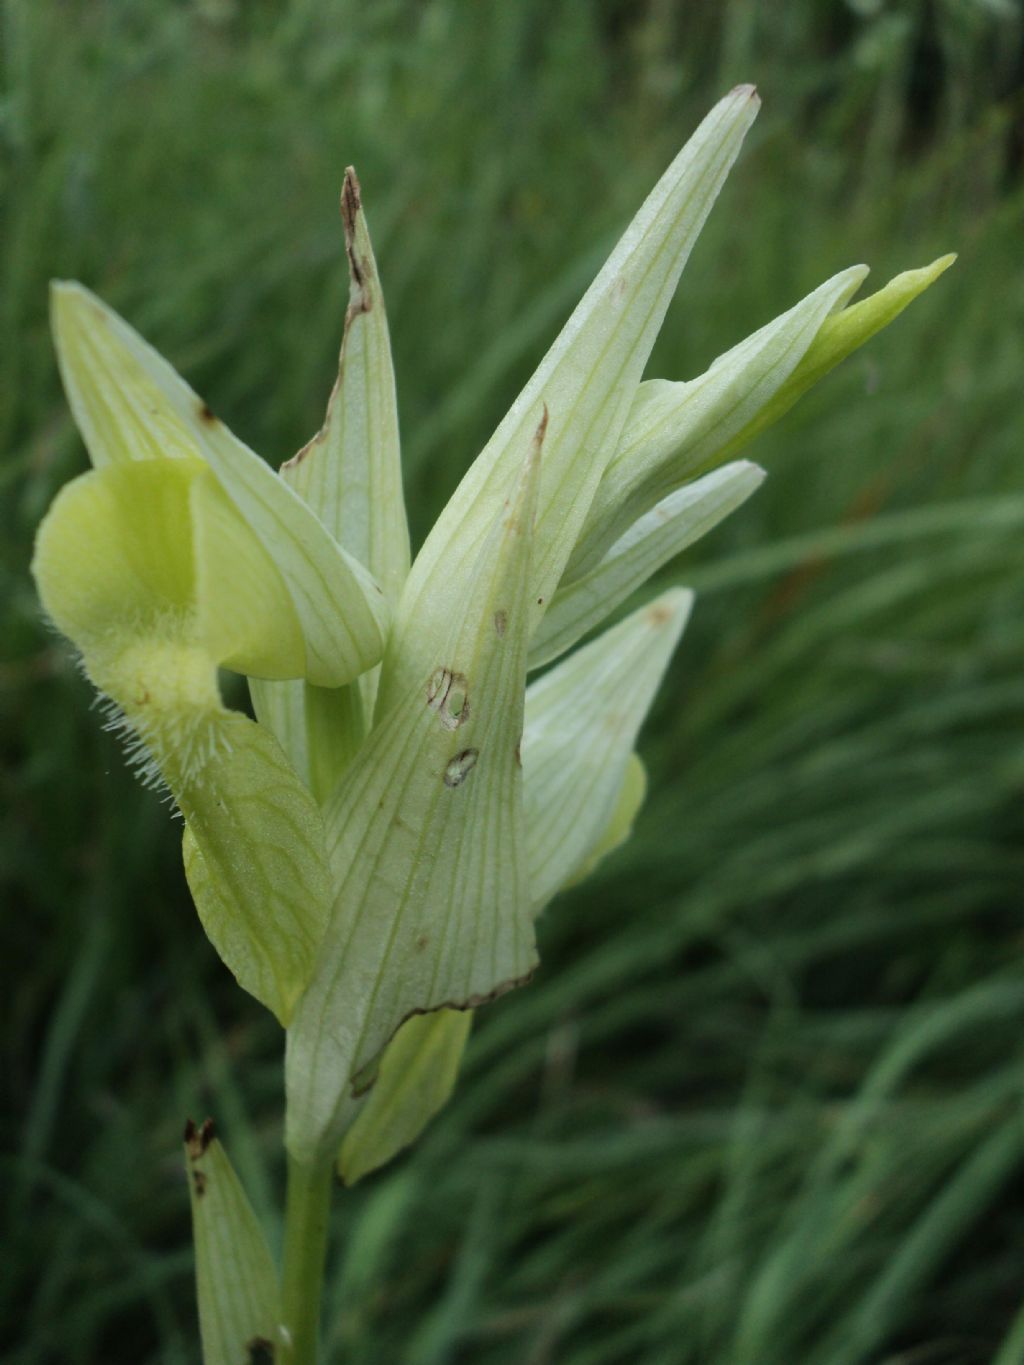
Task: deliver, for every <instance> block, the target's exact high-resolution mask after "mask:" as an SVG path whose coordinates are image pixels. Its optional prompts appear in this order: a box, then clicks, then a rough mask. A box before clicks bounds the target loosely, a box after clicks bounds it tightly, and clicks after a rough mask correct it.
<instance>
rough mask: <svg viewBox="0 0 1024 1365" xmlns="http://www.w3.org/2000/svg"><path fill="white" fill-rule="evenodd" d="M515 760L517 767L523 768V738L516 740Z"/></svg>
mask: <svg viewBox="0 0 1024 1365" xmlns="http://www.w3.org/2000/svg"><path fill="white" fill-rule="evenodd" d="M515 760H516V767H517V768H521V767H522V766H523V741H522V739H521V738H520V739H517V740H516V751H515Z"/></svg>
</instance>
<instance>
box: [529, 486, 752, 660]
mask: <svg viewBox="0 0 1024 1365" xmlns="http://www.w3.org/2000/svg"><path fill="white" fill-rule="evenodd" d="M763 479H764V470H763V469H761V468H759V466H758V465H755V464H749V463H748V462H747V461H746V460H739V461H737V462H736V463H734V464H731V465H727V466H726V467H725V469H718V470H715V471H713V472H712V473H711V474H706V475H705V476H704V478H702V479H698V480H696V481H695V482H694V483H690V484H686V485H685V486H684V487H683V488H677V489H676V491H675V492H674V493H670V494H669V495H668V497H667V498H664V499H663V500H662V501H661V502H660V503H658V505H657V506H656V507H654V508H652V510H651V511H649V512H647V513H646V514H645V515H644V516H642V517H641V518H640V520H639V521H638V522H637V523H636V525H635V526H633V527H631V528H630V530H628V531H627V532H626V534H625V535H624V536H622V538H621V539H620V540H618V541H617V542H616V543H615V544H614V545H613V546H612V547H611V549H610V550H609V551H608V552H607V554H606V555H605V556H604V558H603V559H602V560H601V561H600V562H599V563H598V564H597V565H596V567H595V568H594V569H592V570H591V571H590V573H588V574H585V575H584V576H583V577H582V578H576V579H574V580H573V581H572V582H570V583H568V584H565V585H563V586H562V587H560V588H559V589H558V591H557V592H556V593H555V595H554V597H553V599H552V601H551V607H550V609H549V611H548V613H547V615H546V616H545V617H544V619H543V621H542V622H541V623H540V628H539V629H538V631H537V634H536V635H535V636H534V637H533V639H532V640H531V642H530V667H531V668H539V667H540V666H541V665H542V664H546V663H549V662H550V661H551V660H552V659H557V658H558V656H559V655H561V654H564V653H565V652H566V650H568V649H570V648H571V647H572V646H573V645H574V644H575V643H576V641H577V640H579V639H581V638H582V637H583V636H584V635H586V634H587V632H588V631H590V630H593V628H594V627H595V626H598V625H600V623H601V622H602V621H603V620H605V619H606V617H608V616H610V615H611V613H612V612H613V611H614V610H615V608H616V607H617V606H618V605H619V604H620V603H621V602H624V601H626V599H627V598H628V597H629V596H630V595H631V594H632V593H634V592H635V591H636V590H637V588H640V587H642V586H643V584H644V583H646V582H647V580H648V579H649V578H650V577H651V575H652V574H654V573H656V572H657V571H658V570H659V569H660V568H661V567H662V565H664V564H667V563H668V562H669V560H671V559H674V558H675V557H676V555H678V554H680V553H681V552H682V551H683V550H685V549H686V548H687V546H689V545H692V544H693V543H694V542H695V541H697V540H699V539H700V538H701V536H704V535H706V534H707V533H708V531H710V530H711V529H712V528H713V527H715V526H717V525H718V523H719V522H720V521H721V520H722V519H723V518H724V517H727V516H728V515H729V513H730V512H733V511H735V509H736V508H737V507H739V506H740V504H741V503H743V502H745V501H746V499H747V498H749V497H750V495H751V493H753V492H754V490H755V489H757V488H758V487H759V486H760V484H761V482H762V480H763Z"/></svg>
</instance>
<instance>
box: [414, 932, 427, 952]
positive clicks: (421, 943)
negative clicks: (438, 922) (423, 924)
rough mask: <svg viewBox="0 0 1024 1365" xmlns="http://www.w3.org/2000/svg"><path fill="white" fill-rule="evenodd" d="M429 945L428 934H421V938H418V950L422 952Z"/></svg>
mask: <svg viewBox="0 0 1024 1365" xmlns="http://www.w3.org/2000/svg"><path fill="white" fill-rule="evenodd" d="M429 947H430V939H429V938H428V937H427V935H426V934H420V936H419V938H418V939H417V940H416V951H417V952H418V953H422V952H424V951H425V950H426V949H427V948H429Z"/></svg>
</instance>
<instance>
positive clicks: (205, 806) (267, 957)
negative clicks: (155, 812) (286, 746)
mask: <svg viewBox="0 0 1024 1365" xmlns="http://www.w3.org/2000/svg"><path fill="white" fill-rule="evenodd" d="M217 739H218V744H219V749H218V753H217V756H216V758H215V760H214V761H212V762H210V763H208V764H207V765H206V766H205V767H204V769H203V771H202V773H201V774H200V776H199V777H198V778H196V779H190V780H185V781H179V782H172V783H171V789H172V791H173V792H174V796H175V799H176V800H177V802H178V805H179V807H180V808H181V811H182V814H183V815H184V817H185V822H186V830H185V837H184V843H183V855H184V860H185V875H186V876H187V878H188V884H189V890H190V891H191V892H192V897H193V899H194V900H195V903H196V909H197V910H198V911H199V918H200V919H201V920H202V924H203V928H204V929H205V930H206V933H207V936H208V937H209V939H210V942H211V943H212V944H213V946H214V947H215V948H216V950H217V952H218V953H219V954H220V957H221V959H222V960H223V962H224V963H225V965H226V966H227V967H228V969H229V970H230V971H231V972H232V973H233V974H234V976H235V978H236V980H237V981H238V984H239V985H240V986H242V987H243V988H244V989H245V990H247V991H249V993H250V994H251V995H254V996H255V997H256V999H257V1000H260V1001H261V1002H262V1003H263V1004H264V1005H266V1006H267V1008H268V1009H270V1010H272V1011H273V1013H274V1014H275V1015H276V1016H277V1018H278V1019H279V1020H280V1022H281V1023H282V1024H284V1025H287V1024H288V1022H289V1021H290V1019H291V1017H292V1014H293V1012H294V1009H295V1005H296V1003H297V1001H298V998H299V996H300V995H301V993H302V991H303V990H304V988H305V986H306V983H307V982H308V981H309V979H310V977H311V976H312V975H313V970H314V967H315V965H316V961H317V951H318V949H319V946H320V943H321V940H322V938H323V935H324V931H325V929H326V927H327V917H328V907H329V905H330V886H329V880H328V871H327V858H326V852H325V845H324V830H323V822H322V819H321V816H320V810H319V808H318V806H317V804H316V802H315V801H314V799H313V797H312V796H311V795H310V793H309V792H308V791H307V790H306V788H305V787H304V786H303V785H302V783H301V782H300V781H299V779H298V777H297V775H296V773H295V771H294V769H293V768H292V767H291V765H290V763H289V762H288V760H287V758H286V757H285V754H284V752H283V751H282V749H281V747H280V745H279V744H278V743H277V741H276V740H275V738H274V737H273V735H271V734H270V733H269V732H268V731H267V730H265V729H263V728H262V727H261V726H259V725H254V724H253V722H252V721H251V720H249V719H247V718H246V717H245V716H241V715H237V714H235V713H231V712H224V713H223V714H222V716H221V717H220V720H219V724H218V727H217Z"/></svg>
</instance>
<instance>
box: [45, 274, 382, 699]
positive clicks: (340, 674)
mask: <svg viewBox="0 0 1024 1365" xmlns="http://www.w3.org/2000/svg"><path fill="white" fill-rule="evenodd" d="M52 299H53V326H54V335H55V338H56V342H57V353H58V358H59V360H60V366H61V374H62V376H63V379H64V386H65V389H66V391H67V394H68V400H69V402H70V403H71V408H72V411H73V412H74V414H75V419H76V421H77V422H78V423H79V426H80V429H81V431H82V435H83V438H84V440H85V442H86V445H87V447H88V449H89V454H90V457H91V458H92V461H93V464H94V465H95V466H96V467H97V469H100V468H104V467H106V466H107V465H122V464H127V463H130V462H133V461H147V460H154V459H163V458H165V457H172V458H183V459H188V460H201V461H203V462H205V463H206V464H208V465H209V466H210V468H211V469H212V470H213V472H214V475H215V476H216V478H217V481H218V482H219V483H220V485H221V487H222V488H223V490H224V492H225V493H226V494H227V496H228V498H229V499H230V500H231V502H232V503H233V504H234V506H235V508H236V509H237V511H238V512H239V514H240V515H241V516H242V518H243V519H244V520H245V522H246V523H247V524H248V525H249V527H250V528H251V529H252V531H253V532H254V533H255V534H256V536H257V538H258V539H259V540H260V541H261V542H262V544H263V546H264V548H265V549H266V551H267V553H268V554H269V555H270V556H271V558H272V559H273V561H274V564H275V565H276V567H277V569H278V572H279V573H280V574H281V577H282V579H283V580H284V583H285V586H286V588H287V591H288V594H289V596H290V598H291V600H292V603H293V607H294V610H295V612H296V614H297V616H298V619H299V622H300V625H301V629H302V635H303V639H304V643H305V650H306V661H305V666H304V670H303V672H304V674H305V676H306V677H307V678H308V679H309V680H310V681H311V682H314V683H317V684H320V685H323V686H328V687H336V686H339V685H340V684H342V683H346V682H349V681H351V680H352V679H353V678H355V677H357V676H358V675H359V674H360V673H362V672H365V671H366V669H368V668H372V667H373V665H374V664H376V663H377V662H378V661H379V660H380V657H381V654H382V653H383V648H384V639H385V635H386V632H387V629H388V622H389V617H390V613H389V610H388V607H387V604H386V602H385V600H384V596H383V594H382V592H381V590H380V588H379V587H378V586H377V584H376V583H374V581H373V579H372V577H371V576H370V574H369V572H368V571H367V570H366V569H364V568H363V566H362V565H360V564H359V563H357V562H356V560H354V559H353V558H352V557H351V556H350V555H348V554H346V553H345V552H344V551H343V550H342V549H341V548H340V546H339V545H338V544H337V543H336V541H335V540H334V539H333V537H332V536H331V535H330V533H329V532H328V531H327V530H326V529H325V528H324V527H323V526H322V525H321V523H320V522H319V520H318V519H317V517H316V516H315V515H314V513H313V512H312V511H311V510H310V508H309V507H307V505H306V504H305V503H304V502H303V501H302V499H301V498H299V497H298V495H297V494H295V493H294V492H293V491H292V490H291V489H290V488H289V487H288V486H287V484H285V482H284V481H283V480H282V479H280V478H279V477H278V476H277V475H276V474H275V473H274V472H273V471H272V470H271V469H270V468H268V466H267V465H265V464H264V463H263V461H262V460H261V459H260V458H259V456H258V455H256V454H254V452H253V451H251V450H250V449H249V448H248V446H245V445H243V444H242V442H241V441H239V440H238V439H237V437H235V436H233V435H232V434H231V432H230V431H229V430H228V429H227V427H225V426H224V424H223V423H222V422H220V421H218V419H217V418H216V417H215V416H214V415H213V413H212V412H211V411H210V409H209V408H208V407H207V405H206V404H205V403H204V402H203V401H202V399H201V398H199V397H198V396H197V395H196V394H195V393H194V392H193V391H192V389H190V388H189V386H188V385H187V384H186V383H185V381H184V380H183V379H181V378H180V377H179V376H178V375H177V374H176V373H175V371H174V369H173V368H172V367H171V366H170V365H169V364H168V363H167V361H166V360H164V359H163V358H162V357H161V356H160V355H158V354H157V352H156V351H155V350H153V348H152V347H151V346H150V345H148V343H147V342H145V341H144V340H143V339H142V338H141V337H140V336H139V335H138V334H137V333H136V332H135V331H133V329H132V328H131V327H129V326H128V324H127V323H126V322H125V321H124V320H123V319H122V318H120V317H118V316H117V314H116V313H114V312H113V311H112V310H111V309H109V308H107V307H106V305H105V304H103V303H101V302H100V300H99V299H97V298H96V297H95V296H94V295H92V294H90V293H89V292H88V290H86V289H83V288H82V286H81V285H77V284H65V283H60V284H55V285H54V287H53V291H52Z"/></svg>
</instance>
